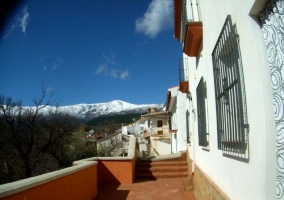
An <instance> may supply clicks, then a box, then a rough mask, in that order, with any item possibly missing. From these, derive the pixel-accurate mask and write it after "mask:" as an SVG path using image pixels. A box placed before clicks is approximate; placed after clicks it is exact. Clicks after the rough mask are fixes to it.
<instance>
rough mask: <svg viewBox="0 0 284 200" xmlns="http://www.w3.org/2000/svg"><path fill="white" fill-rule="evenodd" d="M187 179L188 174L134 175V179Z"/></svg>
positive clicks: (158, 173)
mask: <svg viewBox="0 0 284 200" xmlns="http://www.w3.org/2000/svg"><path fill="white" fill-rule="evenodd" d="M180 177H188V172H153V173H135V179H164V178H180Z"/></svg>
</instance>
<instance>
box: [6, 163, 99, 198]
mask: <svg viewBox="0 0 284 200" xmlns="http://www.w3.org/2000/svg"><path fill="white" fill-rule="evenodd" d="M97 166H98V165H93V166H91V167H87V168H85V169H82V170H80V171H77V172H75V173H71V174H68V175H66V176H63V177H61V178H58V179H55V180H52V181H50V182H46V183H44V184H42V185H38V186H35V187H33V188H30V189H27V190H24V191H22V192H19V193H16V194H13V195H10V196H7V197H4V198H2V199H1V200H8V199H9V200H12V199H27V200H33V199H43V200H44V199H68V200H73V199H74V200H77V199H80V200H90V199H93V198H95V196H96V195H97V193H98V191H97Z"/></svg>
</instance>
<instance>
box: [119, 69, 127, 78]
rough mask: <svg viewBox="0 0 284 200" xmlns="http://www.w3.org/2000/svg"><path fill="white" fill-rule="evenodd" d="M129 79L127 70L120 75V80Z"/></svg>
mask: <svg viewBox="0 0 284 200" xmlns="http://www.w3.org/2000/svg"><path fill="white" fill-rule="evenodd" d="M127 77H128V70H125V71H121V74H120V79H123V80H124V79H125V78H127Z"/></svg>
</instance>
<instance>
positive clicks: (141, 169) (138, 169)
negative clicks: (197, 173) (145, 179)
mask: <svg viewBox="0 0 284 200" xmlns="http://www.w3.org/2000/svg"><path fill="white" fill-rule="evenodd" d="M187 171H188V167H187V166H155V167H145V166H143V167H141V166H138V167H136V168H135V173H136V172H137V173H140V172H141V173H142V172H143V173H145V172H149V173H151V172H152V173H153V172H187Z"/></svg>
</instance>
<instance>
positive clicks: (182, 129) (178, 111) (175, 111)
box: [167, 87, 187, 153]
mask: <svg viewBox="0 0 284 200" xmlns="http://www.w3.org/2000/svg"><path fill="white" fill-rule="evenodd" d="M168 95H170V96H171V102H168V103H169V104H170V105H169V106H168V110H167V111H168V112H170V113H171V119H170V120H171V130H172V134H171V144H172V151H171V152H172V153H178V152H180V151H186V150H187V135H186V134H184V133H186V128H187V127H186V125H187V121H186V120H187V117H186V115H187V110H186V109H185V108H186V101H187V99H186V94H184V93H181V92H180V91H179V90H178V87H173V88H170V89H168Z"/></svg>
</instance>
